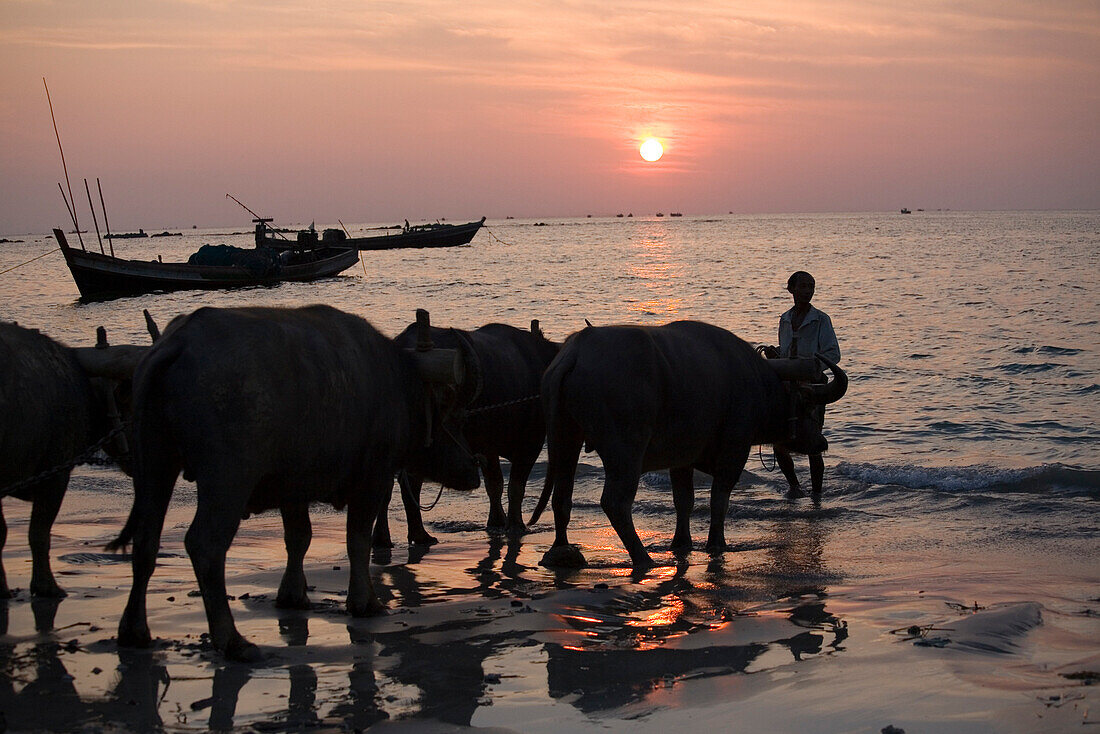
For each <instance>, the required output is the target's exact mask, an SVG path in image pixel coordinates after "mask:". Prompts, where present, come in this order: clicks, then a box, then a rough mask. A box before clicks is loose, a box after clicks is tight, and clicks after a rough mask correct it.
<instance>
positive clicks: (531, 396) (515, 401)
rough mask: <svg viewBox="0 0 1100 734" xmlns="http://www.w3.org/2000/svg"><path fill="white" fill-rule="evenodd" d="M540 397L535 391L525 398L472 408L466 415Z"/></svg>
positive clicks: (527, 401) (485, 411)
mask: <svg viewBox="0 0 1100 734" xmlns="http://www.w3.org/2000/svg"><path fill="white" fill-rule="evenodd" d="M541 397H542V394H541V393H535V394H534V395H528V396H527V397H525V398H516V399H515V400H506V401H504V402H503V403H495V404H493V405H483V406H481V407H480V408H472V409H470V410H467V411H466V415H467V416H471V415H477V414H478V413H487V412H489V411H490V410H496V409H497V408H507V407H509V406H511V405H519V404H520V403H529V402H531V401H532V400H538V399H539V398H541Z"/></svg>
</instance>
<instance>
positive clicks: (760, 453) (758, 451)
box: [756, 444, 779, 472]
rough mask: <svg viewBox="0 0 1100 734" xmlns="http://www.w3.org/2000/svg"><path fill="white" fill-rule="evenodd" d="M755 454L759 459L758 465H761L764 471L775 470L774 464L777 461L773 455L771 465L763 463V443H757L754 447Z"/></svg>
mask: <svg viewBox="0 0 1100 734" xmlns="http://www.w3.org/2000/svg"><path fill="white" fill-rule="evenodd" d="M756 456H757V458H759V459H760V466H761V468H763V469H764V471H766V472H773V471H775V465H776V464H778V463H779V462H778V461H777V460H776V458H775V457H774V456H773V457H772V465H771V466H770V467H769V466H768V465H767V464H765V463H764V445H763V444H759V445H757V447H756Z"/></svg>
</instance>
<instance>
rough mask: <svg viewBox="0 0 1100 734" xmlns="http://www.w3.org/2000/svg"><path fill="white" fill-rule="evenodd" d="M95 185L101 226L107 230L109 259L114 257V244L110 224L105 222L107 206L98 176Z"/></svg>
mask: <svg viewBox="0 0 1100 734" xmlns="http://www.w3.org/2000/svg"><path fill="white" fill-rule="evenodd" d="M95 185H96V188H97V189H99V206H100V208H101V209H103V226H104V227H106V228H107V246H108V247H110V248H111V257H114V256H115V243H114V238H113V237H111V223H110V222H108V221H107V205H106V204H104V203H103V185H102V184H101V183H99V176H96V177H95Z"/></svg>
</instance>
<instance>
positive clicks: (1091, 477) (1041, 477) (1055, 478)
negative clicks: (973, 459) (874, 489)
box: [836, 462, 1100, 498]
mask: <svg viewBox="0 0 1100 734" xmlns="http://www.w3.org/2000/svg"><path fill="white" fill-rule="evenodd" d="M836 472H837V473H838V474H840V475H841V476H843V477H847V478H849V479H853V480H856V481H859V482H866V483H868V484H887V485H896V486H901V487H906V488H909V489H936V490H940V491H945V492H968V491H976V490H999V491H1003V492H1034V493H1047V492H1049V493H1059V494H1074V495H1078V494H1085V495H1092V496H1095V497H1097V498H1100V471H1090V470H1085V469H1074V468H1072V467H1068V466H1065V465H1063V464H1042V465H1041V466H1033V467H1027V468H1024V469H1003V468H998V467H993V466H987V465H983V464H974V465H971V466H955V467H923V466H911V465H891V464H861V463H849V462H841V463H840V464H838V465H837V467H836Z"/></svg>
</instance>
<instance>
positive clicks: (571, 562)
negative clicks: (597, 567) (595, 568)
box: [539, 543, 588, 568]
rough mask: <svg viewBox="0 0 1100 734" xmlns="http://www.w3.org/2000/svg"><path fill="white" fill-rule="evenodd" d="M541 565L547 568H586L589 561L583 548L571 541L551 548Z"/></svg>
mask: <svg viewBox="0 0 1100 734" xmlns="http://www.w3.org/2000/svg"><path fill="white" fill-rule="evenodd" d="M539 565H540V566H546V567H547V568H584V567H585V566H587V565H588V561H586V560H584V554H582V553H581V549H580V548H578V547H577V546H576V545H574V544H573V543H570V544H569V545H555V546H553V547H552V548H550V550H548V551H546V553H544V554H543V556H542V560H541V561H539Z"/></svg>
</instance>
